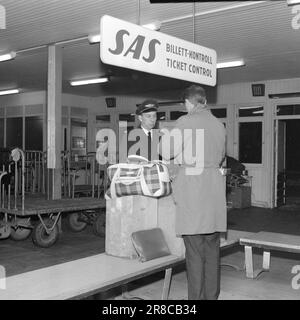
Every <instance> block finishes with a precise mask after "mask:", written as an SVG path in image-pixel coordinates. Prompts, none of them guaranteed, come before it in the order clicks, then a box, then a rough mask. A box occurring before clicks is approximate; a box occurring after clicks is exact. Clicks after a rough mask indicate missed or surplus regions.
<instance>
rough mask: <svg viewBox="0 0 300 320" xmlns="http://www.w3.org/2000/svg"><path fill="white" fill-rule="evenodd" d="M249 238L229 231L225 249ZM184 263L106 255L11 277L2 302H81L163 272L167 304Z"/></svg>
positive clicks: (173, 259)
mask: <svg viewBox="0 0 300 320" xmlns="http://www.w3.org/2000/svg"><path fill="white" fill-rule="evenodd" d="M245 234H246V235H247V234H249V233H247V232H246V233H245V232H242V233H241V232H239V231H237V232H234V231H233V232H232V233H231V231H229V233H228V238H227V240H223V241H222V242H221V248H228V247H230V246H233V245H236V244H238V243H239V236H240V235H245ZM184 262H185V259H184V258H183V257H178V256H175V255H169V256H165V257H162V258H157V259H153V260H150V261H147V262H140V261H138V260H137V259H126V258H119V257H113V256H109V255H107V254H105V253H102V254H98V255H94V256H90V257H87V258H83V259H78V260H74V261H70V262H66V263H62V264H58V265H54V266H50V267H46V268H42V269H38V270H34V271H30V272H25V273H21V274H18V275H15V276H11V277H7V278H6V289H5V290H3V289H0V300H17V299H26V300H50V299H55V300H61V299H74V298H75V299H80V298H84V297H87V296H91V295H93V294H96V293H99V292H101V291H106V290H109V289H112V288H115V287H119V286H125V287H126V285H127V284H128V283H130V282H132V281H134V280H137V279H140V278H143V277H146V276H149V275H151V274H154V273H156V272H159V271H165V278H164V284H163V290H162V299H163V300H165V299H168V296H169V290H170V284H171V276H172V268H174V267H175V266H177V265H179V264H181V263H184ZM225 265H228V264H225ZM229 266H231V265H229Z"/></svg>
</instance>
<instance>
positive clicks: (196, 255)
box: [183, 232, 220, 300]
mask: <svg viewBox="0 0 300 320" xmlns="http://www.w3.org/2000/svg"><path fill="white" fill-rule="evenodd" d="M183 240H184V244H185V248H186V254H185V258H186V270H187V280H188V299H189V300H217V299H218V296H219V294H220V233H219V232H215V233H210V234H196V235H183Z"/></svg>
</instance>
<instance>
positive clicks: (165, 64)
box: [100, 15, 217, 86]
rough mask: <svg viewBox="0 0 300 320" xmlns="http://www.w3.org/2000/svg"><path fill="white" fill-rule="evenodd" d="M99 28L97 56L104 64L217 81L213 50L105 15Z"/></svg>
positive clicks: (178, 76)
mask: <svg viewBox="0 0 300 320" xmlns="http://www.w3.org/2000/svg"><path fill="white" fill-rule="evenodd" d="M100 28H101V42H100V58H101V60H102V61H103V62H104V63H106V64H111V65H115V66H119V67H123V68H129V69H134V70H138V71H143V72H148V73H153V74H157V75H161V76H165V77H170V78H175V79H180V80H185V81H190V82H194V83H199V84H205V85H209V86H215V85H216V78H217V77H216V74H217V72H216V65H217V54H216V51H215V50H212V49H209V48H206V47H203V46H199V45H196V44H194V43H191V42H188V41H185V40H181V39H179V38H175V37H171V36H168V35H166V34H163V33H160V32H156V31H152V30H149V29H146V28H144V27H141V26H138V25H135V24H133V23H129V22H126V21H123V20H120V19H116V18H113V17H110V16H107V15H105V16H103V17H102V18H101V22H100Z"/></svg>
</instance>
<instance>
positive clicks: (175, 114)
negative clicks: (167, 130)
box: [170, 111, 187, 120]
mask: <svg viewBox="0 0 300 320" xmlns="http://www.w3.org/2000/svg"><path fill="white" fill-rule="evenodd" d="M185 114H187V112H185V111H171V112H170V120H177V119H178V118H180V117H181V116H184V115H185Z"/></svg>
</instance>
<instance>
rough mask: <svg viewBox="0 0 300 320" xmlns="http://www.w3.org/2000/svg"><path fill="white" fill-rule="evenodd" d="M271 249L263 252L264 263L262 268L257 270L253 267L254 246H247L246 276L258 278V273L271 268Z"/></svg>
mask: <svg viewBox="0 0 300 320" xmlns="http://www.w3.org/2000/svg"><path fill="white" fill-rule="evenodd" d="M270 257H271V255H270V251H267V250H266V251H264V253H263V265H262V269H258V270H255V271H254V269H253V256H252V247H251V246H245V266H246V277H247V278H250V279H256V278H257V277H258V275H260V274H261V273H262V272H267V271H269V269H270Z"/></svg>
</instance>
